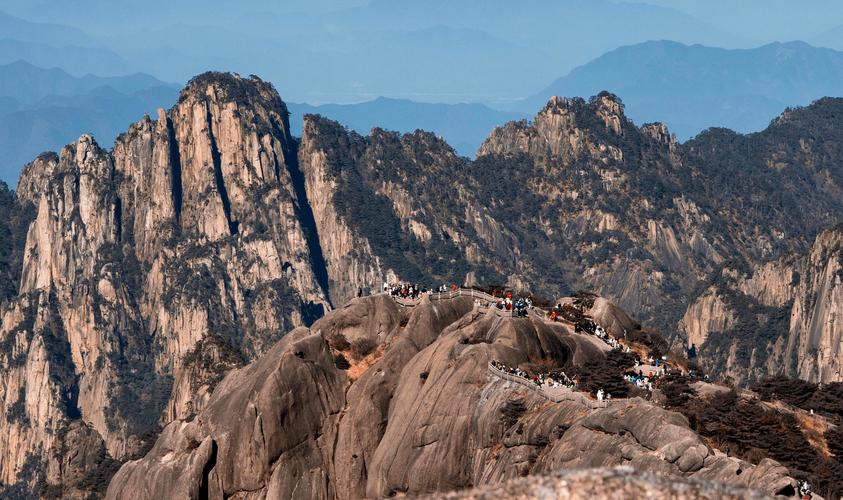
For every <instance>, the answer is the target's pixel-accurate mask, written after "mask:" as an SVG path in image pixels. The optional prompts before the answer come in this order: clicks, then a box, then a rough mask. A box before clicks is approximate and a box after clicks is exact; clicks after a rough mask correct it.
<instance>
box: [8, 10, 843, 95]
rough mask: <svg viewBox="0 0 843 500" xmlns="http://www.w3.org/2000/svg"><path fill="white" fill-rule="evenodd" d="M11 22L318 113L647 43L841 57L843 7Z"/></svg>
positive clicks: (488, 90)
mask: <svg viewBox="0 0 843 500" xmlns="http://www.w3.org/2000/svg"><path fill="white" fill-rule="evenodd" d="M0 12H4V13H6V14H9V15H12V16H16V17H18V18H20V19H23V20H26V21H29V22H34V23H50V24H53V25H62V26H65V27H70V28H74V29H75V30H78V32H73V33H65V32H63V31H56V30H55V29H52V30H51V29H48V28H49V26H45V25H38V26H40V27H41V28H44V30H45V31H48V32H52V33H57V32H61V33H63V34H62V36H61V37H59V38H60V39H58V40H56V39H55V35H52V38H50V35H45V37H46V38H44V37H41V38H38V39H36V40H33V41H43V40H45V39H46V40H49V43H50V44H51V45H63V46H66V47H68V46H71V47H79V46H82V47H86V48H89V47H90V48H96V49H97V50H101V51H102V53H103V57H105V56H106V55H107V57H112V58H114V60H116V61H118V60H119V61H123V62H125V64H115V65H114V73H115V74H120V73H125V72H126V71H142V72H146V73H149V74H151V75H153V76H155V77H157V78H159V79H162V80H164V81H169V82H174V83H184V82H185V81H186V80H188V79H189V78H190V77H191V76H193V75H195V74H197V73H199V72H202V71H204V70H206V69H219V70H231V71H236V72H240V73H242V74H253V73H254V74H258V75H259V76H261V77H263V78H265V79H268V80H270V81H272V82H274V83H275V84H276V86H277V87H278V88H279V91H281V93H282V96H283V97H284V98H285V99H287V100H292V101H296V102H309V103H312V104H322V103H328V102H336V103H350V102H362V101H367V100H370V99H373V98H375V97H378V96H386V97H393V98H409V99H413V100H417V101H425V102H446V103H456V102H483V103H487V104H491V105H496V104H501V103H506V102H508V101H513V100H518V99H521V98H524V97H526V96H529V95H532V94H534V93H535V92H537V91H538V90H540V89H541V88H543V87H545V86H546V85H547V84H548V83H549V82H551V81H553V80H555V79H556V78H559V77H561V76H564V75H565V74H567V73H568V72H569V71H570V70H571V69H573V68H574V67H576V66H579V65H582V64H584V63H586V62H588V61H590V60H592V59H595V58H596V57H599V56H600V55H602V54H604V53H606V52H608V51H610V50H613V49H615V48H617V47H620V46H624V45H630V44H634V43H639V42H643V41H647V40H661V39H669V40H675V41H678V42H682V43H687V44H694V43H700V44H703V45H708V46H714V47H724V48H749V47H756V46H760V45H763V44H765V43H769V42H773V41H789V40H805V41H808V42H809V43H813V44H816V45H824V46H829V47H832V48H838V49H839V48H843V28H841V26H843V2H839V1H831V0H807V1H804V0H803V1H800V2H794V1H792V0H763V1H759V0H742V1H734V0H731V1H727V0H647V1H637V2H633V1H623V0H523V1H521V2H512V1H511V0H506V1H504V0H343V1H338V0H309V1H308V2H299V1H296V2H293V1H271V0H251V1H250V0H244V1H238V2H232V1H230V0H226V1H221V0H201V1H200V0H180V1H177V2H176V1H172V0H167V1H164V0H146V1H144V2H134V1H132V2H130V1H125V0H122V1H115V0H78V1H74V2H67V1H59V0H49V1H47V0H0ZM53 28H54V27H53ZM31 31H32V32H33V33H37V31H38V30H37V29H33V30H31ZM7 36H8V34H7ZM0 38H3V34H2V33H0ZM64 69H66V70H68V71H69V72H71V73H73V70H74V69H75V70H77V71H78V72H83V71H85V70H87V69H88V68H87V67H86V66H85V65H81V66H75V67H72V68H64ZM91 69H92V71H97V72H100V73H103V72H107V70H108V68H105V69H103V68H102V65H100V66H97V67H92V68H91Z"/></svg>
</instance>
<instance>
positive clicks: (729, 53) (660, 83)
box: [517, 41, 843, 139]
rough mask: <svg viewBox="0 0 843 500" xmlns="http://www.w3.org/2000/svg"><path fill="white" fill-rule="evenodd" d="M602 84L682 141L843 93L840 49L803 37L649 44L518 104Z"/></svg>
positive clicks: (764, 120) (636, 114) (754, 123)
mask: <svg viewBox="0 0 843 500" xmlns="http://www.w3.org/2000/svg"><path fill="white" fill-rule="evenodd" d="M601 90H609V91H611V92H613V93H615V94H617V95H618V96H620V97H621V98H622V99H623V102H624V104H625V105H626V111H627V114H628V115H629V116H630V117H632V118H633V119H634V120H635V121H636V122H638V123H645V122H651V121H661V122H664V123H666V124H667V125H668V126H669V128H670V130H671V131H673V132H674V133H676V134H677V136H678V137H680V138H681V139H685V138H688V137H691V136H694V135H696V134H697V133H698V132H700V131H702V130H704V129H706V128H708V127H714V126H718V127H728V128H731V129H733V130H736V131H739V132H750V131H757V130H761V129H763V128H764V127H766V126H767V125H768V124H769V122H770V120H772V119H773V118H774V117H775V116H777V115H778V114H779V113H781V112H782V111H783V110H784V109H785V108H787V107H789V106H796V105H805V104H809V103H810V102H812V101H814V100H816V99H819V98H820V97H824V96H841V95H843V52H838V51H835V50H831V49H827V48H818V47H813V46H811V45H808V44H806V43H803V42H789V43H772V44H768V45H764V46H762V47H758V48H754V49H731V50H729V49H721V48H713V47H705V46H701V45H691V46H689V45H684V44H681V43H676V42H669V41H654V42H646V43H641V44H636V45H631V46H627V47H621V48H619V49H616V50H613V51H611V52H609V53H607V54H605V55H603V56H601V57H598V58H597V59H595V60H593V61H591V62H589V63H588V64H585V65H583V66H580V67H578V68H576V69H574V70H573V71H571V72H570V73H569V74H568V75H566V76H564V77H562V78H560V79H558V80H556V81H555V82H553V83H552V84H551V85H550V86H548V87H547V88H545V89H544V90H542V91H541V92H539V93H538V94H536V95H534V96H533V97H531V98H529V99H527V100H525V101H523V102H522V103H520V104H519V105H518V106H517V107H518V109H521V110H523V111H527V110H535V109H538V107H540V106H542V105H543V104H544V103H545V102H546V100H547V98H548V97H549V96H551V95H563V96H569V97H571V96H584V97H588V96H591V95H595V94H597V93H598V92H600V91H601Z"/></svg>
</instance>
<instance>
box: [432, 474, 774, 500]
mask: <svg viewBox="0 0 843 500" xmlns="http://www.w3.org/2000/svg"><path fill="white" fill-rule="evenodd" d="M429 498H444V499H448V500H493V499H501V500H509V499H516V498H517V499H521V498H570V499H572V500H594V499H601V500H602V499H613V500H614V499H617V500H622V499H625V498H651V499H653V500H659V499H664V500H668V499H670V500H691V499H700V498H703V499H711V500H715V499H735V500H738V499H762V498H774V497H773V496H771V495H764V494H762V493H760V492H758V491H755V490H748V489H743V488H738V487H734V486H727V485H724V484H718V483H711V482H707V481H694V480H687V479H678V478H667V477H665V476H661V475H658V474H652V473H643V474H642V473H641V472H639V471H636V470H634V469H632V468H629V467H616V468H613V469H608V468H601V469H586V470H578V471H565V472H557V473H555V474H552V475H547V476H535V477H528V478H519V479H513V480H511V481H507V482H506V483H504V484H501V485H487V486H481V487H478V488H474V489H471V490H466V491H458V492H452V493H447V494H437V495H431V496H430V497H429Z"/></svg>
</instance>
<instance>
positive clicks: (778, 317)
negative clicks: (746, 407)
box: [681, 227, 843, 383]
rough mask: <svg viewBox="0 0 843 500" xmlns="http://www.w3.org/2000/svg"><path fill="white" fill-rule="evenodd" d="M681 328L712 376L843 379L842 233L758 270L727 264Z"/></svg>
mask: <svg viewBox="0 0 843 500" xmlns="http://www.w3.org/2000/svg"><path fill="white" fill-rule="evenodd" d="M709 281H710V282H711V284H710V285H709V287H708V288H707V289H706V291H705V292H704V293H703V294H701V295H700V296H699V297H698V298H697V300H696V301H695V302H694V303H693V304H692V305H690V306H689V307H688V309H687V311H686V313H685V317H684V318H683V321H682V323H681V327H682V328H683V329H684V331H685V333H686V335H687V337H688V339H689V340H688V341H689V343H691V342H694V343H695V344H696V346H697V347H698V352H699V353H700V356H701V360H702V362H703V364H704V366H705V367H706V369H707V370H708V371H710V372H711V373H713V374H715V375H717V376H720V377H725V376H729V377H731V378H732V379H733V380H735V381H738V382H747V381H757V380H759V379H762V378H765V377H768V376H772V375H784V376H788V377H793V378H801V379H804V380H808V381H812V382H820V383H830V382H840V381H843V373H841V366H842V365H843V351H842V350H841V342H843V333H841V321H840V318H843V312H841V311H840V305H841V304H843V302H841V299H842V297H841V286H842V284H843V230H841V228H840V227H836V228H833V229H829V230H827V231H824V232H822V233H821V234H820V235H819V236H818V237H817V238H816V240H815V242H814V244H813V246H812V247H811V249H810V251H809V252H808V253H807V254H806V255H804V256H788V257H786V258H783V259H780V260H777V261H773V262H770V263H767V264H764V265H759V266H756V267H754V268H753V269H751V270H749V272H747V270H745V269H744V268H741V267H739V266H735V267H731V266H728V265H727V266H724V267H723V268H722V269H721V270H720V271H719V272H718V274H715V275H713V276H712V277H711V278H710V279H709Z"/></svg>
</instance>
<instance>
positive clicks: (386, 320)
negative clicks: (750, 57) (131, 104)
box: [0, 73, 843, 499]
mask: <svg viewBox="0 0 843 500" xmlns="http://www.w3.org/2000/svg"><path fill="white" fill-rule="evenodd" d="M841 112H843V100H840V99H823V100H821V101H817V102H816V103H814V104H812V105H811V106H808V107H806V108H801V109H793V110H788V111H787V112H786V113H784V114H783V115H782V116H781V117H779V118H778V119H777V120H775V121H774V122H773V123H771V125H770V127H769V128H768V129H766V130H765V131H763V132H760V133H757V134H752V135H746V136H744V135H738V134H735V133H732V132H729V131H726V130H720V129H712V130H709V131H707V132H705V133H703V134H701V135H699V136H698V137H696V138H694V139H693V140H690V141H688V142H686V143H682V144H680V143H677V142H676V141H675V140H674V138H673V137H672V136H671V134H670V132H669V131H668V130H667V128H666V127H665V126H663V125H661V124H646V125H643V126H636V125H635V124H633V123H632V122H631V121H630V120H629V119H627V118H626V116H625V115H624V108H623V103H622V101H621V100H620V99H619V98H618V97H616V96H614V95H612V94H610V93H608V92H604V93H601V94H599V95H597V96H595V97H593V98H592V99H590V100H583V99H566V98H561V97H559V98H553V99H551V100H550V101H549V102H548V103H547V105H546V106H545V107H544V108H543V109H542V110H541V111H540V112H539V113H538V114H537V115H536V116H535V118H534V119H533V120H532V121H530V122H527V121H519V122H512V123H509V124H507V125H505V126H502V127H499V128H497V129H495V130H493V131H490V135H489V138H488V139H487V140H486V142H485V143H484V144H483V145H482V146H481V148H480V149H479V151H478V153H477V158H476V159H475V160H469V159H467V158H464V157H460V156H459V155H457V154H456V153H455V152H454V150H453V149H452V148H451V147H450V146H449V145H448V144H447V143H445V142H444V141H443V140H442V139H441V138H439V137H436V136H435V135H433V134H430V133H427V132H423V131H416V132H414V133H411V134H404V135H401V134H398V133H394V132H389V131H386V130H382V129H378V128H375V129H373V130H372V131H371V132H370V133H369V135H367V136H362V135H359V134H357V133H355V132H352V131H349V130H348V129H346V128H344V127H343V126H341V125H340V124H338V123H336V122H333V121H330V120H328V119H326V118H323V117H320V116H316V115H310V116H306V117H305V118H304V122H303V128H302V136H301V137H300V138H296V137H292V136H291V134H290V131H289V121H288V111H287V107H286V105H285V104H284V102H283V101H282V100H281V98H280V96H279V95H278V93H277V92H276V91H275V89H274V88H273V87H272V86H271V85H270V84H268V83H266V82H264V81H262V80H261V79H260V78H258V77H255V76H252V77H248V78H245V77H241V76H238V75H233V74H225V73H206V74H202V75H199V76H197V77H195V78H194V79H193V80H191V81H190V82H189V83H188V85H187V86H186V87H185V88H184V89H183V90H182V91H181V94H180V97H179V99H178V102H177V103H176V104H175V105H174V106H173V107H172V108H171V109H170V110H168V111H164V110H160V111H159V112H158V114H157V116H155V117H153V118H151V117H149V116H144V117H143V119H141V120H140V121H139V122H137V123H135V124H133V125H132V126H131V127H130V128H129V130H128V131H127V132H126V133H125V134H122V135H121V136H119V137H118V138H117V140H116V142H115V144H114V145H113V147H111V148H110V149H104V148H103V147H101V146H100V145H99V144H98V143H97V142H96V140H95V138H94V137H91V136H89V135H84V136H82V137H80V138H79V140H78V141H76V142H74V143H72V144H69V145H67V146H66V147H64V148H63V149H62V150H61V151H60V152H59V153H44V154H42V155H40V156H39V157H38V158H36V159H35V160H34V161H32V162H31V163H30V164H28V165H27V166H26V167H25V169H24V170H23V173H22V174H21V177H20V180H19V182H18V185H17V189H16V191H15V192H14V193H12V192H11V191H9V190H8V188H7V187H6V186H5V185H0V343H2V346H3V348H2V349H0V366H2V369H1V370H0V404H2V409H3V413H2V414H0V485H2V488H3V490H2V493H3V495H5V496H8V497H30V496H41V497H56V496H63V497H67V498H88V497H94V498H98V497H103V496H107V497H110V498H125V497H141V498H200V497H202V498H206V497H207V498H225V497H230V498H243V499H245V498H281V497H294V498H308V497H313V498H362V497H375V498H376V497H385V496H391V495H399V494H408V495H436V494H440V493H445V492H448V491H452V490H462V489H466V488H472V487H486V486H489V487H496V486H490V485H502V486H500V487H501V488H504V489H505V490H506V491H510V492H512V493H511V494H512V495H515V496H517V495H518V493H517V491H519V490H518V488H522V487H523V485H524V484H525V483H524V481H530V479H529V478H527V479H523V478H522V477H523V476H531V477H532V476H537V477H538V476H541V477H543V478H544V479H541V480H538V479H537V480H536V481H537V482H536V483H534V486H532V487H544V486H540V485H541V484H544V483H542V482H541V481H549V482H554V481H557V480H558V477H559V476H558V475H557V472H558V471H559V470H560V469H566V470H567V469H572V468H593V467H613V466H624V467H631V468H632V469H633V470H635V471H640V472H643V471H649V472H652V473H655V474H662V475H667V476H669V479H663V481H666V483H664V484H668V483H669V484H671V485H673V486H670V487H668V486H665V488H679V489H681V490H682V491H697V490H695V489H694V488H697V486H693V485H699V484H704V486H700V488H702V489H700V490H699V491H703V490H705V491H709V492H712V493H711V495H714V494H715V493H713V492H724V493H723V494H724V495H726V494H727V493H725V492H729V493H728V494H729V495H736V496H740V495H744V494H746V495H756V494H758V495H760V494H769V495H776V494H781V495H791V496H792V495H795V494H796V493H797V491H798V488H799V486H800V481H804V480H809V482H810V483H811V484H812V485H813V486H814V488H815V490H816V492H818V493H820V494H826V495H831V496H833V495H835V494H838V495H839V493H840V491H841V490H840V488H841V484H840V481H839V478H840V477H843V472H842V471H841V467H843V466H841V457H843V450H841V449H840V447H839V442H840V439H838V438H839V437H840V431H839V428H840V427H839V426H840V425H843V410H841V408H843V405H841V403H840V401H841V400H843V392H841V387H843V384H841V381H843V375H842V374H841V363H843V351H841V341H840V337H841V334H843V330H841V329H840V321H839V316H840V311H839V309H840V303H841V300H843V298H841V297H840V290H841V286H843V274H841V266H842V265H843V264H841V263H843V247H841V241H842V238H843V236H841V235H843V230H841V229H840V227H839V226H835V225H836V224H839V223H840V221H841V220H843V197H841V194H842V193H843V166H841V164H840V162H839V157H840V152H841V150H843V127H841V126H840V124H839V120H838V119H837V117H839V116H840V113H841ZM384 282H386V283H401V282H404V283H422V284H426V286H430V287H432V286H439V285H441V284H443V283H447V284H449V287H448V288H450V285H451V284H454V289H455V290H456V294H444V295H442V294H436V295H428V294H422V296H421V297H419V298H417V299H406V298H400V297H399V298H395V297H392V296H391V295H390V294H385V293H382V284H383V283H384ZM481 289H485V290H486V291H495V292H497V291H500V290H509V291H511V292H513V293H514V294H515V295H516V297H518V298H522V299H526V298H530V299H531V300H533V301H534V303H535V305H536V306H540V307H536V308H527V309H526V310H528V311H529V312H528V313H527V314H526V315H525V316H518V315H513V314H512V313H511V311H501V310H499V309H497V308H496V307H494V305H492V306H491V307H489V304H490V303H492V302H494V301H495V300H498V297H496V298H494V299H492V300H491V301H490V299H489V298H488V296H486V295H483V294H481V295H477V294H478V293H480V292H478V290H481ZM580 290H589V291H592V292H594V294H591V293H583V292H578V291H580ZM464 291H465V293H463V292H464ZM541 297H549V298H554V299H553V300H546V301H542V300H541ZM557 297H558V298H559V299H556V298H557ZM549 314H553V315H554V316H553V317H550V316H549ZM633 317H634V318H636V320H633V319H631V318H633ZM553 320H558V321H553ZM598 327H599V328H598ZM686 351H690V352H693V353H695V354H696V357H693V356H691V357H692V359H686V355H685V354H684V353H685V352H686ZM662 355H664V356H665V357H666V358H665V360H664V361H665V363H666V365H665V364H662V366H661V367H655V366H653V365H651V364H650V363H649V358H650V357H653V358H654V360H653V362H655V361H656V360H661V356H662ZM636 364H637V366H639V367H640V368H638V369H637V370H636ZM645 366H646V367H647V368H646V369H647V370H648V372H649V371H650V370H652V371H653V373H654V374H653V376H652V377H650V376H648V374H644V373H643V370H644V367H645ZM502 367H503V368H502ZM665 368H668V370H667V371H665ZM636 371H637V372H638V373H636ZM560 373H564V374H565V377H563V378H561V379H559V378H558V374H560ZM703 373H705V374H708V375H709V379H708V380H706V379H704V378H702V374H703ZM550 374H555V375H553V376H554V377H557V379H550V380H552V382H550V381H548V380H546V379H545V378H544V377H549V376H550ZM695 375H696V376H695ZM780 376H785V377H791V378H790V379H785V378H772V379H771V377H780ZM537 377H540V378H537ZM645 377H646V378H647V382H644V381H643V379H644V378H645ZM792 378H799V379H802V382H798V381H794V380H792ZM574 379H575V380H576V383H573V381H574ZM537 380H538V381H547V382H548V383H552V384H559V383H562V382H565V383H563V384H562V387H555V386H554V387H552V388H551V389H549V390H545V389H544V388H542V387H539V386H538V385H537V384H536V381H537ZM560 381H561V382H560ZM569 382H570V383H569ZM712 382H718V383H712ZM724 384H725V385H724ZM794 384H796V385H794ZM799 384H804V385H799ZM598 391H599V393H600V394H601V395H604V396H606V395H608V394H612V396H613V398H612V400H611V401H609V400H608V399H607V398H606V399H605V400H601V399H599V398H596V397H597V395H598ZM758 429H763V432H759V431H758ZM771 436H777V437H782V439H771ZM601 470H602V472H600V473H595V474H597V476H599V475H600V474H604V475H605V478H606V481H607V483H606V484H620V485H621V486H619V487H623V488H632V489H634V488H640V489H641V491H647V489H648V488H653V487H654V486H653V484H662V483H659V482H658V480H655V479H652V477H651V476H646V478H645V479H641V481H640V482H637V481H630V480H628V478H627V476H625V475H624V474H625V473H623V474H618V473H616V472H612V470H611V469H601ZM622 470H628V469H622ZM597 476H595V477H597ZM641 477H642V478H644V477H645V476H641ZM518 478H522V479H518ZM647 478H649V479H647ZM566 481H567V479H566ZM571 481H576V479H571ZM653 481H655V483H654V482H653ZM671 481H675V482H671ZM713 482H717V483H723V484H719V485H708V486H706V484H708V483H713ZM548 484H549V483H548ZM724 484H725V485H726V486H724ZM507 485H516V486H511V487H510V486H507ZM688 485H691V486H688ZM548 487H550V486H548ZM733 487H734V488H733ZM511 488H515V489H511ZM689 488H690V489H689ZM706 488H713V489H706ZM723 488H725V489H723ZM735 488H737V489H735ZM472 491H475V493H470V494H476V495H481V496H482V495H491V494H493V493H489V492H490V491H497V490H482V489H481V490H472ZM484 491H485V493H484ZM500 491H504V490H500ZM559 491H563V490H559ZM630 491H632V490H630ZM670 491H673V490H670ZM677 491H678V490H677ZM454 494H455V495H457V494H461V493H454ZM466 494H469V493H466ZM502 494H503V493H502ZM706 494H708V493H706Z"/></svg>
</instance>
